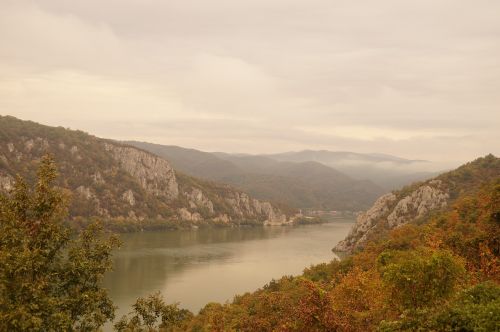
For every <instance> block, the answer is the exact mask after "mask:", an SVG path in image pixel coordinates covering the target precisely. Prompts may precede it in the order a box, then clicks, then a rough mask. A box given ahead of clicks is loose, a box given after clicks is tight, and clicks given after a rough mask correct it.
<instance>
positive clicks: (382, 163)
mask: <svg viewBox="0 0 500 332" xmlns="http://www.w3.org/2000/svg"><path fill="white" fill-rule="evenodd" d="M265 156H266V157H268V158H272V159H274V160H278V161H291V162H306V161H315V162H318V163H321V164H323V165H326V166H329V167H332V168H335V169H337V170H339V171H341V172H343V173H345V174H347V175H348V176H350V177H352V178H355V179H364V180H370V181H372V182H374V183H376V184H377V185H379V186H381V187H383V188H384V189H386V190H393V189H396V188H400V187H401V186H403V185H408V184H410V183H412V182H415V181H420V180H425V179H428V178H431V177H434V176H436V175H438V174H439V173H438V172H435V171H428V169H429V168H430V167H433V166H432V165H431V164H430V163H429V162H427V161H425V160H410V159H404V158H400V157H395V156H391V155H386V154H380V153H354V152H344V151H327V150H320V151H313V150H304V151H298V152H285V153H278V154H270V155H265Z"/></svg>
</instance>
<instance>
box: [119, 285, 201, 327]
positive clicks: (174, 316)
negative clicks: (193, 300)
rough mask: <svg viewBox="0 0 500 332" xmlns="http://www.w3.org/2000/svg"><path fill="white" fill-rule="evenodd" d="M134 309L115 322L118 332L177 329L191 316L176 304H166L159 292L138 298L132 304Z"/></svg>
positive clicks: (191, 316) (191, 315)
mask: <svg viewBox="0 0 500 332" xmlns="http://www.w3.org/2000/svg"><path fill="white" fill-rule="evenodd" d="M133 309H134V311H133V312H132V313H131V314H130V315H129V317H127V316H123V317H122V318H121V319H120V320H119V321H118V322H117V323H116V324H115V326H114V327H115V330H116V331H119V332H143V331H144V332H146V331H147V332H151V331H178V330H179V329H180V328H181V326H182V324H183V323H185V322H187V321H188V320H190V319H191V318H193V314H192V313H191V312H190V311H189V310H186V309H179V307H178V304H177V303H174V304H166V303H165V301H164V300H163V298H162V297H161V295H160V293H155V294H153V295H149V296H148V297H146V298H138V299H137V301H136V302H135V304H134V305H133Z"/></svg>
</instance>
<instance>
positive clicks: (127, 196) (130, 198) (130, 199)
mask: <svg viewBox="0 0 500 332" xmlns="http://www.w3.org/2000/svg"><path fill="white" fill-rule="evenodd" d="M122 199H123V200H124V201H125V202H127V203H128V204H130V206H134V205H135V197H134V193H133V192H132V190H130V189H129V190H127V191H126V192H124V193H123V195H122Z"/></svg>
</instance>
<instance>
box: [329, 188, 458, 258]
mask: <svg viewBox="0 0 500 332" xmlns="http://www.w3.org/2000/svg"><path fill="white" fill-rule="evenodd" d="M449 198H450V196H449V194H448V192H447V190H446V189H445V188H444V185H443V183H442V182H441V181H440V180H431V181H429V182H426V183H425V184H423V185H421V186H420V187H418V188H417V189H415V190H414V191H412V192H411V193H410V194H408V195H405V196H404V197H403V198H400V199H398V197H397V196H396V195H395V194H393V193H389V194H386V195H384V196H381V197H380V198H379V199H378V200H377V201H376V202H375V203H374V204H373V206H372V207H371V208H370V209H369V210H368V211H366V212H364V213H361V214H360V215H359V216H358V218H357V220H356V224H354V226H353V228H352V229H351V231H350V232H349V234H348V235H347V237H346V238H345V239H344V240H342V241H340V242H339V243H338V244H337V245H336V246H335V247H334V248H333V250H335V251H352V250H354V249H356V248H357V247H359V246H361V245H363V244H364V243H365V242H366V241H367V239H368V238H369V236H370V234H372V233H373V232H374V230H375V227H376V226H377V225H378V224H379V223H381V222H383V223H386V224H387V227H388V228H389V229H393V228H397V227H399V226H402V225H404V224H407V223H408V222H410V221H412V220H414V219H418V218H421V217H423V216H425V215H426V214H427V213H429V212H430V211H433V210H438V209H442V208H445V207H446V206H447V204H448V199H449Z"/></svg>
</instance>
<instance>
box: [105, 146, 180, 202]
mask: <svg viewBox="0 0 500 332" xmlns="http://www.w3.org/2000/svg"><path fill="white" fill-rule="evenodd" d="M104 148H105V149H106V151H109V152H111V154H112V155H113V157H114V159H115V160H116V161H118V162H119V163H120V165H121V167H122V168H123V169H124V170H125V171H127V172H128V173H129V174H130V175H132V176H133V177H134V178H136V179H137V180H138V181H139V183H140V184H141V186H142V188H143V189H144V190H146V192H148V193H150V194H153V195H155V196H164V197H166V198H167V199H170V200H173V199H175V198H177V196H178V195H179V186H178V184H177V181H176V179H175V173H174V169H173V168H172V167H171V166H170V164H169V163H168V161H166V160H164V159H161V158H160V157H157V156H155V155H153V154H151V153H148V152H145V151H141V150H139V149H136V148H133V147H130V146H120V145H116V144H110V143H104Z"/></svg>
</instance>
